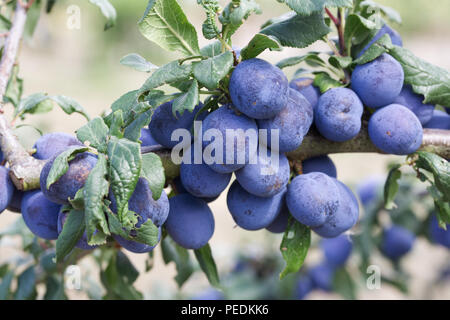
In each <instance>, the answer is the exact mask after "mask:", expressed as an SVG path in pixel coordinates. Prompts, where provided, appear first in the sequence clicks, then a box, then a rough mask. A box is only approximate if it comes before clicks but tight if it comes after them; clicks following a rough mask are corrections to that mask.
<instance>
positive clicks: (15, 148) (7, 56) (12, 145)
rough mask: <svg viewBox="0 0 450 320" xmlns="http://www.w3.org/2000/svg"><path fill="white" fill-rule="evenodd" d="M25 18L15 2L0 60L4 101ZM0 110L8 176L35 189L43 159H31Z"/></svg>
mask: <svg viewBox="0 0 450 320" xmlns="http://www.w3.org/2000/svg"><path fill="white" fill-rule="evenodd" d="M30 3H32V1H30V2H29V4H30ZM26 19H27V11H26V8H24V7H23V6H21V5H18V6H16V10H15V13H14V19H13V22H12V26H11V29H10V30H9V35H8V37H7V38H6V42H5V47H4V49H3V55H2V59H1V61H0V101H3V96H4V94H5V92H6V88H7V86H8V81H9V78H10V76H11V71H12V68H13V66H14V63H15V61H16V57H17V51H18V48H19V44H20V40H21V38H22V34H23V31H24V28H25V22H26ZM0 111H1V112H0V146H1V149H2V152H3V154H4V155H5V158H6V159H7V160H8V162H9V165H10V176H11V180H12V181H13V183H14V185H15V186H16V188H18V189H19V190H31V189H37V188H39V177H40V172H41V170H42V167H43V166H44V164H45V161H42V160H37V159H34V158H33V157H31V156H30V155H29V153H28V152H27V151H26V150H25V148H24V147H23V146H22V145H21V144H20V143H19V141H18V139H17V137H16V136H15V135H14V133H13V130H12V128H11V126H10V124H9V123H8V121H7V120H6V118H5V116H4V114H3V105H2V104H0Z"/></svg>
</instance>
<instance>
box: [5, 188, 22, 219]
mask: <svg viewBox="0 0 450 320" xmlns="http://www.w3.org/2000/svg"><path fill="white" fill-rule="evenodd" d="M24 194H25V192H23V191H20V190H17V189H16V188H14V191H13V195H12V198H11V201H10V202H9V205H8V208H7V209H8V210H9V211H12V212H16V213H19V212H20V210H21V209H20V207H21V206H22V198H23V196H24Z"/></svg>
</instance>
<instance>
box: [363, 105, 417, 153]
mask: <svg viewBox="0 0 450 320" xmlns="http://www.w3.org/2000/svg"><path fill="white" fill-rule="evenodd" d="M422 136H423V129H422V125H421V124H420V121H419V119H417V117H416V115H415V114H414V113H413V112H412V111H411V110H409V109H408V108H406V107H404V106H402V105H399V104H391V105H388V106H386V107H384V108H381V109H379V110H377V111H376V112H375V113H374V114H373V115H372V117H371V118H370V120H369V137H370V140H371V141H372V142H373V144H374V145H375V146H376V147H377V148H378V149H380V150H381V151H384V152H386V153H389V154H396V155H407V154H411V153H413V152H415V151H416V150H417V149H419V147H420V145H421V144H422Z"/></svg>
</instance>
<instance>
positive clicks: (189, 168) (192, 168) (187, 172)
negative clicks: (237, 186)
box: [180, 147, 231, 198]
mask: <svg viewBox="0 0 450 320" xmlns="http://www.w3.org/2000/svg"><path fill="white" fill-rule="evenodd" d="M187 154H188V155H190V159H186V160H189V162H190V163H187V162H188V161H185V160H184V159H183V163H182V164H181V166H180V179H181V183H182V184H183V187H184V188H185V189H186V190H187V191H188V192H189V193H190V194H192V195H194V196H196V197H200V198H215V197H218V196H219V195H220V194H221V193H222V191H224V190H225V188H226V187H227V186H228V183H229V182H230V179H231V173H218V172H216V171H214V170H212V169H211V168H210V167H209V166H208V165H207V164H205V163H204V162H203V160H202V161H201V163H200V164H195V163H194V160H195V159H194V148H193V147H191V148H189V149H188V151H187Z"/></svg>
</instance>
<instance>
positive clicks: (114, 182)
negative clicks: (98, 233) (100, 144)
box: [107, 136, 142, 226]
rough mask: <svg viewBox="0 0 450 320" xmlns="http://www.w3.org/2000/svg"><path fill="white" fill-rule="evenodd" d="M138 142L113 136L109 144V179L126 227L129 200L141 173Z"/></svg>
mask: <svg viewBox="0 0 450 320" xmlns="http://www.w3.org/2000/svg"><path fill="white" fill-rule="evenodd" d="M140 149H141V148H140V145H139V143H137V142H133V141H130V140H128V139H125V138H122V139H119V138H117V137H114V136H112V137H111V140H110V141H109V142H108V147H107V152H108V161H109V174H108V175H109V178H110V183H111V189H112V191H113V193H114V197H115V200H116V203H117V215H118V217H119V221H120V222H121V223H122V224H124V225H125V226H126V225H127V223H129V222H130V221H126V219H125V215H126V213H127V212H126V211H125V210H126V209H127V207H128V206H127V204H128V200H129V199H130V197H131V195H132V194H133V192H134V189H135V187H136V184H137V181H138V179H139V175H140V172H141V161H142V158H141V152H140Z"/></svg>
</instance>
